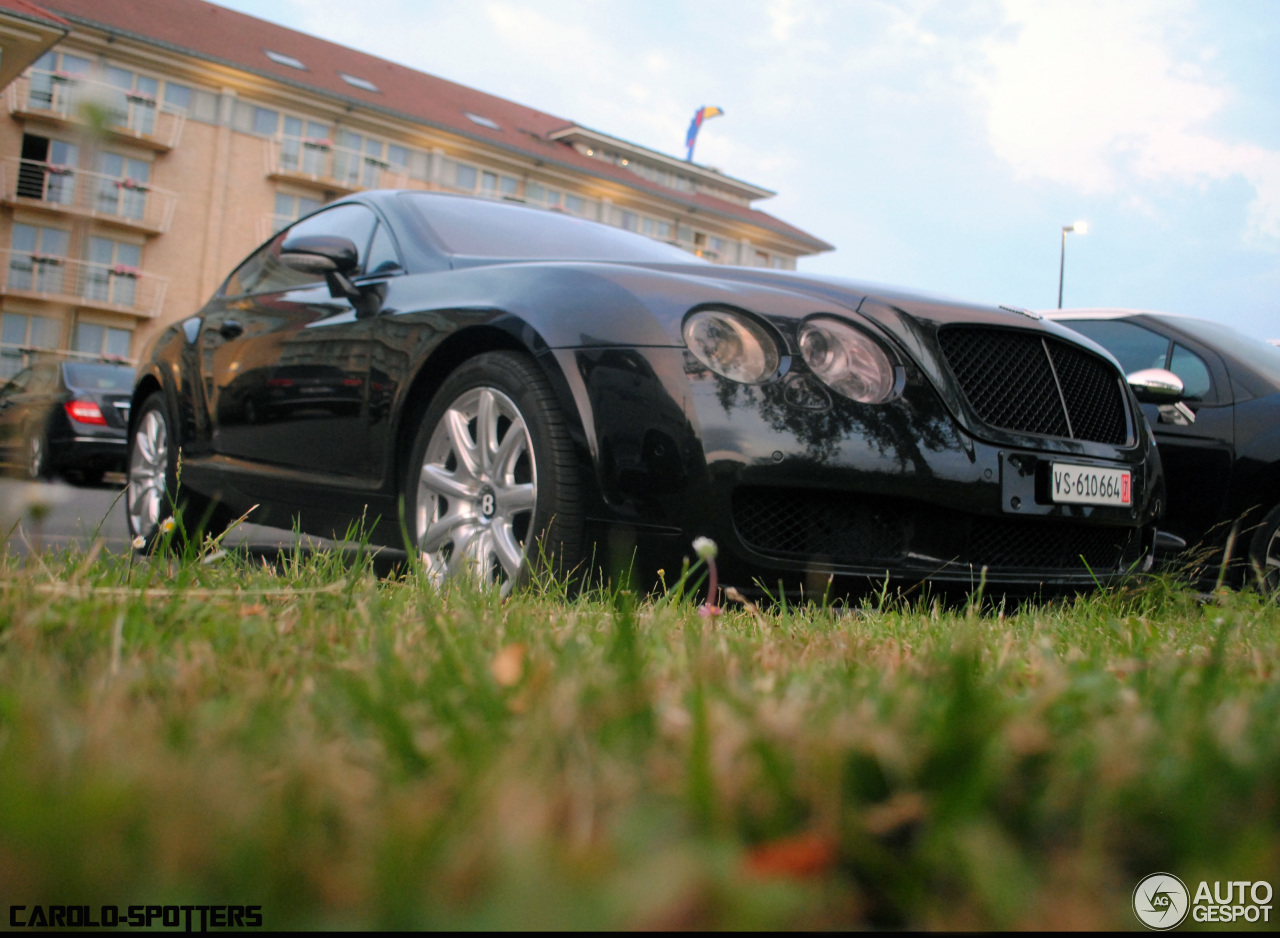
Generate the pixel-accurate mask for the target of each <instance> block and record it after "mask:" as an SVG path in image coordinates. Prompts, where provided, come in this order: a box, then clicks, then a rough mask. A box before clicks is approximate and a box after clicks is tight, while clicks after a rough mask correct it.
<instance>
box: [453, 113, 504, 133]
mask: <svg viewBox="0 0 1280 938" xmlns="http://www.w3.org/2000/svg"><path fill="white" fill-rule="evenodd" d="M462 113H463V114H465V115H466V116H467V120H469V121H471V123H473V124H479V125H480V126H481V127H488V128H489V129H490V130H501V129H502V128H501V127H499V126H498V123H497V121H494V120H490V119H489V118H487V117H485V116H483V115H481V114H472V113H471V112H470V111H463V112H462Z"/></svg>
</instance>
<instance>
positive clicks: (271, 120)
mask: <svg viewBox="0 0 1280 938" xmlns="http://www.w3.org/2000/svg"><path fill="white" fill-rule="evenodd" d="M279 123H280V115H279V113H278V112H276V111H273V110H271V109H270V108H266V107H255V108H254V109H253V132H254V133H255V134H259V135H260V136H263V137H274V136H275V133H276V127H277V126H278V125H279Z"/></svg>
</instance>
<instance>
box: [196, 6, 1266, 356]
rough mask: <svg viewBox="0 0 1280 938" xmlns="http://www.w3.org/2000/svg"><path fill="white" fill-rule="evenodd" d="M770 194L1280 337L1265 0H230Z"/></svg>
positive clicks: (965, 295) (1084, 295)
mask: <svg viewBox="0 0 1280 938" xmlns="http://www.w3.org/2000/svg"><path fill="white" fill-rule="evenodd" d="M219 2H220V3H221V5H223V6H227V7H230V8H233V9H237V10H240V11H242V12H245V13H250V14H252V15H254V16H259V17H262V18H263V19H267V20H271V21H273V22H277V23H281V24H283V25H285V26H289V27H291V28H294V29H298V30H301V31H303V32H307V33H310V34H312V35H317V36H322V37H324V38H326V39H329V40H332V41H334V42H339V43H342V44H343V45H347V46H352V47H354V48H357V49H361V50H363V51H365V52H369V53H372V54H375V55H378V56H381V57H383V58H387V59H391V60H393V61H396V62H400V63H403V64H405V65H408V66H411V67H413V68H416V69H418V70H420V71H424V72H429V73H431V74H433V75H438V76H440V77H442V78H447V79H450V80H451V81H456V82H459V83H461V84H465V85H469V86H471V87H474V88H478V89H480V90H482V91H486V92H489V93H490V94H495V95H499V96H501V97H504V98H508V99H511V100H514V101H517V102H520V103H521V104H525V105H528V106H530V107H534V108H537V109H538V110H541V111H544V112H547V113H550V114H554V115H556V116H559V117H563V118H565V119H566V120H571V121H574V122H576V123H578V124H580V125H582V126H585V127H590V128H592V129H594V130H598V131H601V132H603V133H607V134H610V135H613V136H616V137H621V138H623V139H626V140H630V141H632V142H635V143H638V144H641V145H643V146H647V147H650V148H652V149H654V150H658V151H661V152H664V153H668V154H671V155H673V156H678V157H681V158H683V156H684V134H685V130H686V129H687V127H688V125H689V120H690V118H691V116H692V115H693V112H694V111H695V110H696V109H697V108H698V107H701V106H703V105H715V106H718V107H721V108H723V109H724V111H725V115H724V116H723V117H717V118H714V119H712V120H710V121H707V122H706V123H705V124H704V125H703V129H702V133H701V136H700V137H699V140H698V144H697V151H696V154H695V159H696V160H697V161H698V162H699V163H704V164H706V165H710V166H714V167H716V168H718V169H720V170H721V171H723V172H725V173H727V174H729V175H731V176H735V177H737V178H740V179H744V180H746V181H748V182H752V183H755V184H757V185H761V186H764V187H766V188H768V189H772V190H775V191H776V192H777V193H778V194H777V195H776V196H775V197H773V198H771V199H767V200H764V201H761V202H757V203H756V207H757V208H760V209H762V210H764V211H767V212H769V213H770V214H773V215H775V216H777V217H778V218H781V219H783V220H785V221H787V222H789V223H791V224H793V225H796V226H798V227H800V228H802V229H804V230H806V231H808V232H810V233H812V234H814V235H816V236H818V237H819V238H822V239H823V240H825V241H827V242H829V243H831V244H833V245H835V246H836V250H835V251H833V252H829V253H826V254H822V255H818V256H816V257H812V258H803V259H801V261H800V264H799V269H800V270H801V271H812V272H815V273H829V274H838V275H841V276H847V277H853V278H856V279H859V280H868V281H875V282H882V283H889V284H895V285H898V286H901V287H906V288H911V289H916V290H922V291H927V292H931V293H938V294H943V295H948V296H953V297H956V298H959V299H965V300H972V301H978V302H985V303H993V304H1001V303H1002V304H1008V305H1015V306H1022V307H1027V308H1031V309H1050V308H1052V307H1054V306H1056V305H1057V301H1058V273H1059V262H1060V259H1061V251H1062V243H1063V241H1062V238H1063V235H1062V229H1063V227H1064V226H1066V225H1071V224H1073V223H1074V222H1075V221H1077V220H1084V221H1087V222H1088V225H1089V230H1088V232H1087V233H1086V234H1083V235H1081V234H1076V233H1071V234H1068V235H1067V236H1066V264H1065V278H1064V281H1065V282H1064V298H1063V305H1064V306H1066V307H1079V306H1110V307H1126V308H1141V309H1153V310H1167V311H1171V312H1178V313H1187V314H1192V315H1198V316H1203V317H1205V318H1209V319H1213V320H1217V321H1220V322H1224V323H1230V324H1231V325H1234V326H1235V327H1236V328H1239V329H1241V330H1242V331H1245V332H1248V333H1251V334H1254V335H1257V336H1260V337H1264V338H1280V94H1278V93H1277V92H1278V91H1280V54H1277V50H1278V49H1280V0H1233V2H1232V3H1220V2H1214V3H1210V2H1202V0H970V2H956V0H894V2H883V0H698V2H696V3H695V2H692V0H682V2H677V0H609V2H607V3H601V2H598V0H465V2H464V0H360V2H359V3H358V4H352V3H351V2H350V0H219Z"/></svg>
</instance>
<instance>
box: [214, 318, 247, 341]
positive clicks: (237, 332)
mask: <svg viewBox="0 0 1280 938" xmlns="http://www.w3.org/2000/svg"><path fill="white" fill-rule="evenodd" d="M243 334H244V326H242V325H240V323H238V322H236V321H235V320H234V319H228V320H227V321H226V322H224V323H223V324H222V325H220V326H219V327H218V335H220V336H222V337H223V338H224V339H234V338H237V337H238V336H241V335H243Z"/></svg>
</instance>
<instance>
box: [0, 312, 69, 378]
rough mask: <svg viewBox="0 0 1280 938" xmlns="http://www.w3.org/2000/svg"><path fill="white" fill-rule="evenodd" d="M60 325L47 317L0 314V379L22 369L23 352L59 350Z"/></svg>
mask: <svg viewBox="0 0 1280 938" xmlns="http://www.w3.org/2000/svg"><path fill="white" fill-rule="evenodd" d="M61 332H62V323H60V322H59V321H58V320H56V319H50V318H49V317H47V316H28V315H25V314H23V313H8V312H6V313H3V314H0V378H10V377H12V376H13V375H14V374H16V373H17V371H18V370H19V369H20V368H21V367H22V353H21V352H20V351H19V349H23V348H47V349H53V348H57V347H58V337H59V335H60V334H61Z"/></svg>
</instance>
